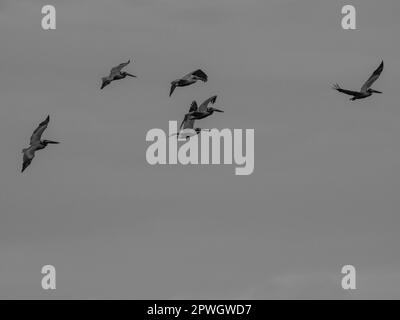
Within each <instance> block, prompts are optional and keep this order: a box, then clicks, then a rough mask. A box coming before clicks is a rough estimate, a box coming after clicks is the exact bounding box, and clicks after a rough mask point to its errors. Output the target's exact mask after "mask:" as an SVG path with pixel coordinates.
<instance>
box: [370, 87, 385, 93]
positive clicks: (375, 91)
mask: <svg viewBox="0 0 400 320" xmlns="http://www.w3.org/2000/svg"><path fill="white" fill-rule="evenodd" d="M367 91H368V92H369V93H371V94H372V93H383V92H381V91H377V90H374V89H371V88H369V89H368V90H367Z"/></svg>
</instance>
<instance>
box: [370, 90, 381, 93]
mask: <svg viewBox="0 0 400 320" xmlns="http://www.w3.org/2000/svg"><path fill="white" fill-rule="evenodd" d="M372 92H375V93H383V92H381V91H377V90H372Z"/></svg>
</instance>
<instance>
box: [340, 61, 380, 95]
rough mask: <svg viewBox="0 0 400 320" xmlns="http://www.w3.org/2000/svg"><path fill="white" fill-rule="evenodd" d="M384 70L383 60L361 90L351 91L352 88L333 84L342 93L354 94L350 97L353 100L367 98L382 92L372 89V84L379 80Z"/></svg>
mask: <svg viewBox="0 0 400 320" xmlns="http://www.w3.org/2000/svg"><path fill="white" fill-rule="evenodd" d="M382 71H383V61H382V62H381V64H380V65H379V67H378V68H377V69H376V70H375V71H374V72H373V73H372V75H371V76H370V77H369V79H368V80H367V81H366V82H365V83H364V84H363V86H362V87H361V90H360V91H351V90H346V89H342V88H341V87H340V86H339V85H338V84H335V85H334V86H333V89H334V90H337V91H339V92H341V93H344V94H347V95H349V96H352V98H350V100H351V101H354V100H359V99H364V98H367V97H369V96H371V95H372V94H373V93H382V92H381V91H377V90H374V89H371V86H372V84H373V83H374V82H375V81H376V80H378V78H379V76H380V75H381V73H382Z"/></svg>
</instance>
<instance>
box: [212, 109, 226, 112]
mask: <svg viewBox="0 0 400 320" xmlns="http://www.w3.org/2000/svg"><path fill="white" fill-rule="evenodd" d="M213 110H214V111H217V112H224V111H222V110H220V109H216V108H213Z"/></svg>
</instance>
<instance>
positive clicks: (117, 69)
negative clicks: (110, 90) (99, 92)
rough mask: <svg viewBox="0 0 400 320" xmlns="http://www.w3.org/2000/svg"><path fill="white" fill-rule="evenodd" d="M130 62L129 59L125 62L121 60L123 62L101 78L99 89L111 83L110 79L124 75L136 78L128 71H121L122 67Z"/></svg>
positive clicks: (123, 76)
mask: <svg viewBox="0 0 400 320" xmlns="http://www.w3.org/2000/svg"><path fill="white" fill-rule="evenodd" d="M130 62H131V60H130V59H129V60H128V61H127V62H123V63H121V64H119V65H118V66H116V67H114V68H112V69H111V71H110V75H109V76H108V77H103V78H101V80H102V84H101V88H100V89H103V88H104V87H105V86H107V85H109V84H110V83H111V81H114V80H121V79H124V78H125V77H126V76H129V77H133V78H137V77H136V76H135V75H133V74H130V73H128V72H125V71H123V72H121V70H122V68H123V67H125V66H127V65H128V64H129V63H130Z"/></svg>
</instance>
